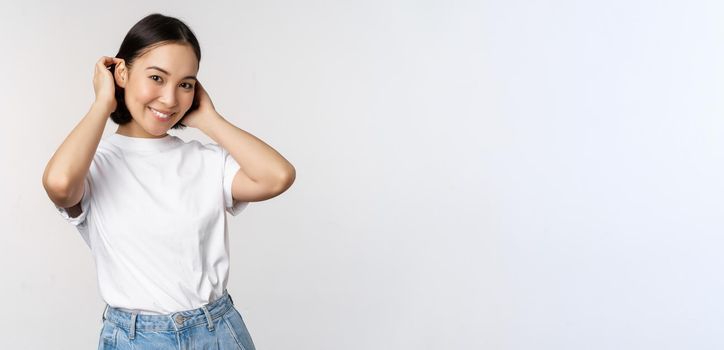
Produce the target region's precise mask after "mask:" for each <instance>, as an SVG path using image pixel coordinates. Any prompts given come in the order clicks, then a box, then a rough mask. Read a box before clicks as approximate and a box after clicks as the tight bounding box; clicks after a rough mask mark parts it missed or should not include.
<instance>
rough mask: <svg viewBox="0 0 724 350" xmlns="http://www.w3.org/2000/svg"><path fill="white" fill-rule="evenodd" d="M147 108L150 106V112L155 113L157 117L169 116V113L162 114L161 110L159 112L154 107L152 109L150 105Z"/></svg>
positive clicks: (165, 117) (164, 117)
mask: <svg viewBox="0 0 724 350" xmlns="http://www.w3.org/2000/svg"><path fill="white" fill-rule="evenodd" d="M148 108H150V109H151V112H153V114H155V115H156V116H157V117H159V118H163V119H168V117H170V116H171V114H163V113H161V112H159V111H157V110H155V109H153V108H151V107H148Z"/></svg>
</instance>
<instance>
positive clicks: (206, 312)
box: [201, 305, 214, 331]
mask: <svg viewBox="0 0 724 350" xmlns="http://www.w3.org/2000/svg"><path fill="white" fill-rule="evenodd" d="M201 308H202V309H204V314H205V315H206V322H207V323H208V324H209V325H208V327H206V328H208V329H209V331H213V330H214V321H212V320H211V314H209V310H208V309H207V308H206V305H202V306H201Z"/></svg>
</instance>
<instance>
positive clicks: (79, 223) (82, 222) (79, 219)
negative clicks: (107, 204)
mask: <svg viewBox="0 0 724 350" xmlns="http://www.w3.org/2000/svg"><path fill="white" fill-rule="evenodd" d="M90 197H91V186H90V180H89V177H88V175H86V177H85V179H84V180H83V197H82V198H81V200H80V207H81V209H82V212H81V213H80V215H78V216H76V217H71V216H70V213H68V211H67V210H66V209H65V208H63V207H60V206H58V205H57V204H54V205H55V208H56V209H58V212H60V215H61V216H62V217H63V219H65V221H67V222H69V223H71V224H72V225H73V226H76V227H84V226H86V223H87V221H86V217H87V216H88V211H89V210H90Z"/></svg>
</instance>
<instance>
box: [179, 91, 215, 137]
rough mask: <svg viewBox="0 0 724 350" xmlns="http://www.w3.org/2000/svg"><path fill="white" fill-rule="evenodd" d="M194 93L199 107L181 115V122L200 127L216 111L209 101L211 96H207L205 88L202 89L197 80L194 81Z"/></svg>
mask: <svg viewBox="0 0 724 350" xmlns="http://www.w3.org/2000/svg"><path fill="white" fill-rule="evenodd" d="M195 94H196V95H195V96H194V99H196V100H198V101H199V108H197V109H196V110H194V111H192V112H188V113H187V114H186V116H184V117H183V121H182V123H183V124H184V125H186V126H190V127H192V128H197V129H200V128H201V126H203V124H204V122H206V121H208V120H209V119H211V118H212V117H214V116H216V115H217V114H218V113H217V112H216V108H214V104H213V103H212V102H211V97H209V94H208V93H207V92H206V89H204V87H203V86H202V85H201V82H199V81H198V80H197V81H196V92H195Z"/></svg>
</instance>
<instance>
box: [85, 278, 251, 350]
mask: <svg viewBox="0 0 724 350" xmlns="http://www.w3.org/2000/svg"><path fill="white" fill-rule="evenodd" d="M98 349H99V350H111V349H119V350H122V349H128V350H131V349H133V350H142V349H155V350H171V349H173V350H194V349H213V350H254V343H253V342H252V341H251V336H250V335H249V331H247V329H246V325H245V324H244V320H243V319H242V318H241V314H240V313H239V311H237V310H236V308H235V307H234V301H233V300H232V299H231V296H230V295H229V292H228V291H227V290H224V294H223V295H222V296H221V297H220V298H219V299H217V300H215V301H213V302H211V303H209V304H206V305H204V306H201V307H200V308H198V309H193V310H186V311H179V312H174V313H170V314H166V315H146V314H138V313H137V312H136V311H133V312H130V313H129V312H126V311H123V310H120V309H117V308H114V307H111V306H109V305H107V304H106V309H105V310H104V311H103V328H101V334H100V339H99V341H98Z"/></svg>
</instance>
